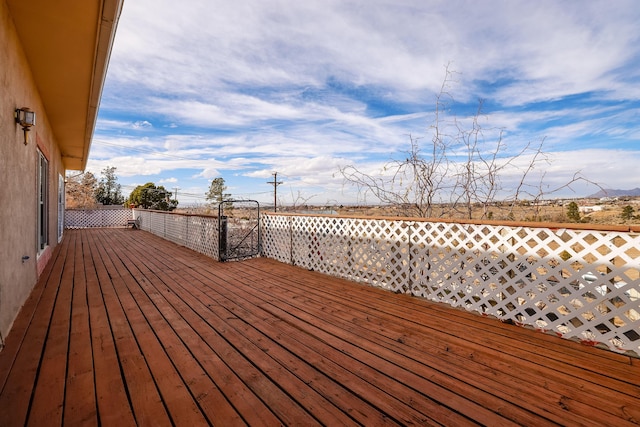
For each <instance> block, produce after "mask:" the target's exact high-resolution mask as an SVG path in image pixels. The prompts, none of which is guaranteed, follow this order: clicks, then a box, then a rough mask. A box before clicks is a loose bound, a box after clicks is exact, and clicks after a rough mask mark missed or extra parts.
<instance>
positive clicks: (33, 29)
mask: <svg viewBox="0 0 640 427" xmlns="http://www.w3.org/2000/svg"><path fill="white" fill-rule="evenodd" d="M123 1H124V0H55V1H51V0H30V1H25V0H7V5H8V7H9V12H10V14H11V16H12V18H13V22H14V24H15V27H16V30H17V32H18V37H19V38H20V42H21V43H22V47H23V49H24V52H25V54H26V57H27V60H28V61H29V66H30V68H31V72H32V75H33V78H34V80H35V84H36V86H37V88H38V91H39V93H40V97H41V99H42V102H43V104H44V108H45V110H46V116H47V119H48V121H49V123H50V124H51V128H52V129H53V133H54V135H55V138H56V141H57V143H58V146H59V147H60V151H61V153H62V160H63V163H64V167H65V168H66V169H73V170H84V168H85V166H86V164H87V159H88V157H89V149H90V147H91V138H92V136H93V130H94V128H95V123H96V119H97V115H98V107H99V105H100V96H101V94H102V87H103V84H104V80H105V76H106V73H107V65H108V63H109V56H110V54H111V47H112V45H113V40H114V37H115V32H116V27H117V23H118V18H119V17H120V12H121V10H122V3H123Z"/></svg>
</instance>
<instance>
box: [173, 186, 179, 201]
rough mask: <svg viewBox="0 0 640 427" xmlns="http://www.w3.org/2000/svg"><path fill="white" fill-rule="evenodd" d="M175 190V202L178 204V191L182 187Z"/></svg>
mask: <svg viewBox="0 0 640 427" xmlns="http://www.w3.org/2000/svg"><path fill="white" fill-rule="evenodd" d="M173 189H174V190H176V197H174V200H175V201H176V202H177V201H178V190H179V189H180V187H173Z"/></svg>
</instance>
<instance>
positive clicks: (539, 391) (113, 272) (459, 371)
mask: <svg viewBox="0 0 640 427" xmlns="http://www.w3.org/2000/svg"><path fill="white" fill-rule="evenodd" d="M639 422H640V363H638V361H637V360H636V359H632V358H629V357H628V356H624V355H620V354H616V353H612V352H609V351H606V350H602V349H597V348H592V347H587V346H584V345H580V344H578V343H575V342H571V341H567V340H563V339H560V338H557V337H554V336H551V335H548V334H543V333H540V332H535V331H532V330H529V329H525V328H521V327H517V326H514V325H508V324H503V323H501V322H499V321H497V320H495V319H490V318H485V317H482V316H477V315H475V314H472V313H468V312H465V311H461V310H458V309H453V308H451V307H449V306H446V305H442V304H435V303H432V302H429V301H426V300H423V299H418V298H412V297H409V296H406V295H396V294H393V293H389V292H386V291H384V290H381V289H377V288H372V287H369V286H366V285H363V284H357V283H352V282H348V281H346V280H341V279H336V278H333V277H329V276H325V275H322V274H319V273H316V272H311V271H306V270H302V269H299V268H296V267H292V266H288V265H285V264H282V263H279V262H276V261H274V260H269V259H262V258H259V259H253V260H247V261H243V262H231V263H217V262H215V261H213V260H211V259H210V258H207V257H205V256H203V255H200V254H197V253H195V252H193V251H190V250H188V249H185V248H182V247H179V246H176V245H174V244H172V243H170V242H167V241H165V240H162V239H160V238H158V237H156V236H153V235H151V234H149V233H146V232H143V231H140V230H131V229H93V230H66V231H65V237H64V240H63V243H62V244H61V245H59V246H58V248H57V249H56V251H55V252H54V254H53V256H52V259H51V261H50V263H49V265H48V266H47V268H46V269H45V271H44V273H43V274H42V276H41V280H40V282H39V283H38V284H37V285H36V287H35V288H34V290H33V292H32V294H31V296H30V297H29V299H28V300H27V302H26V304H25V306H24V308H23V310H22V311H21V313H20V314H19V316H18V318H17V319H16V322H15V323H14V328H13V330H12V331H11V333H10V334H9V336H8V337H7V340H6V346H5V348H4V350H3V351H2V352H0V425H2V426H20V425H25V424H30V425H117V426H127V425H136V424H137V425H154V426H156V425H178V426H182V425H184V426H199V425H206V424H210V425H223V426H228V425H234V426H235V425H252V426H254V425H255V426H257V425H263V426H271V425H367V426H369V425H412V424H413V425H448V426H449V425H461V426H463V425H532V426H542V425H620V426H622V425H638V423H639Z"/></svg>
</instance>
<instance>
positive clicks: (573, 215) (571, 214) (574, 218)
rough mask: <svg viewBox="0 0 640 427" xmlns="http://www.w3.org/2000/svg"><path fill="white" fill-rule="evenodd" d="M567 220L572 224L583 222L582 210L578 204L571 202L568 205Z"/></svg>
mask: <svg viewBox="0 0 640 427" xmlns="http://www.w3.org/2000/svg"><path fill="white" fill-rule="evenodd" d="M567 218H568V219H569V221H571V222H581V221H582V218H581V217H580V209H579V208H578V204H577V203H576V202H571V203H569V204H568V205H567Z"/></svg>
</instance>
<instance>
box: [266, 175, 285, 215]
mask: <svg viewBox="0 0 640 427" xmlns="http://www.w3.org/2000/svg"><path fill="white" fill-rule="evenodd" d="M267 184H271V185H273V211H274V212H276V210H277V209H276V206H278V205H277V203H278V185H280V184H282V181H278V172H274V173H273V181H267Z"/></svg>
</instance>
